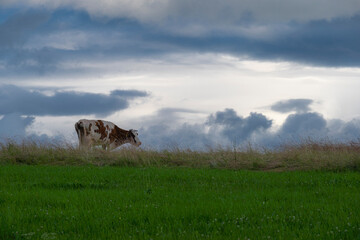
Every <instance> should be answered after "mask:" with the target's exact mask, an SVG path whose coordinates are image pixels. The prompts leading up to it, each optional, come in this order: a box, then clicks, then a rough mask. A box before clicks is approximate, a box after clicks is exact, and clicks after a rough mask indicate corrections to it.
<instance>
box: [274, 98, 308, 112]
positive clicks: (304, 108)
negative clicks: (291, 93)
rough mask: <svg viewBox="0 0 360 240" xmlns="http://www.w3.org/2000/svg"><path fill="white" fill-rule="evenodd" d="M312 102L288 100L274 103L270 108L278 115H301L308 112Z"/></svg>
mask: <svg viewBox="0 0 360 240" xmlns="http://www.w3.org/2000/svg"><path fill="white" fill-rule="evenodd" d="M313 102H314V101H313V100H311V99H288V100H283V101H279V102H276V103H274V104H273V105H271V107H270V108H271V110H273V111H275V112H280V113H288V112H292V111H295V112H298V113H302V112H308V111H310V105H311V104H312V103H313Z"/></svg>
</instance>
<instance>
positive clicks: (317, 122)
mask: <svg viewBox="0 0 360 240" xmlns="http://www.w3.org/2000/svg"><path fill="white" fill-rule="evenodd" d="M325 130H326V120H325V119H324V117H323V116H322V115H320V114H319V113H315V112H310V113H301V114H290V115H289V116H288V117H287V118H286V120H285V122H284V124H283V125H282V127H281V129H280V133H281V134H283V135H293V136H309V135H312V134H316V133H317V132H323V131H325Z"/></svg>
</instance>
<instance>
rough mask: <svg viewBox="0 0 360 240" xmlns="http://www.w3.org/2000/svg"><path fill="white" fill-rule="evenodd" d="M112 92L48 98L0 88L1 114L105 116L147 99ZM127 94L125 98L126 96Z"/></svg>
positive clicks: (136, 94) (65, 93) (64, 93)
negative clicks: (130, 100) (134, 102)
mask: <svg viewBox="0 0 360 240" xmlns="http://www.w3.org/2000/svg"><path fill="white" fill-rule="evenodd" d="M121 91H123V93H124V95H121ZM121 91H120V92H116V91H113V92H111V93H110V94H109V95H106V94H96V93H84V92H74V91H56V92H55V93H54V94H53V95H51V96H47V95H45V94H43V93H41V92H39V91H30V90H28V89H25V88H21V87H17V86H14V85H3V86H0V114H10V113H20V114H22V115H37V116H44V115H52V116H69V115H88V114H96V115H102V116H106V115H109V114H111V113H114V112H116V111H119V110H122V109H125V108H127V107H128V106H129V99H132V98H135V97H144V96H148V94H147V93H145V92H141V91H134V90H130V91H129V92H126V91H125V90H121ZM125 92H126V94H125Z"/></svg>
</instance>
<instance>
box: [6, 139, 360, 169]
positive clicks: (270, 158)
mask: <svg viewBox="0 0 360 240" xmlns="http://www.w3.org/2000/svg"><path fill="white" fill-rule="evenodd" d="M1 163H3V164H13V163H16V164H19V163H20V164H30V165H39V164H45V165H95V166H138V167H145V166H148V167H149V166H150V167H154V166H156V167H164V166H167V167H169V166H184V167H195V168H204V167H205V168H226V169H247V170H335V171H336V170H355V171H359V170H360V143H349V144H332V143H314V142H310V141H307V142H304V143H303V144H298V145H291V146H284V147H282V148H280V149H279V150H276V151H275V150H274V151H269V150H261V151H255V150H254V149H252V148H251V147H249V148H247V149H242V151H239V150H238V149H221V148H219V149H215V150H214V149H209V151H206V152H196V151H188V150H178V149H175V150H172V151H152V150H142V149H134V148H123V149H121V150H120V151H115V152H105V151H102V150H100V149H94V150H92V151H79V150H78V149H77V148H74V147H73V146H71V145H64V144H63V145H61V146H59V145H50V144H46V145H41V144H38V143H35V142H24V143H22V144H16V143H13V142H11V141H10V142H7V143H3V144H0V164H1Z"/></svg>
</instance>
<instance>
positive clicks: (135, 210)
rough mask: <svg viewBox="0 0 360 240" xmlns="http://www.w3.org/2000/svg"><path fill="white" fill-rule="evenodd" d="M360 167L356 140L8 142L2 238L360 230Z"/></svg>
mask: <svg viewBox="0 0 360 240" xmlns="http://www.w3.org/2000/svg"><path fill="white" fill-rule="evenodd" d="M359 169H360V145H359V144H355V143H352V144H348V145H339V144H337V145H335V144H328V143H324V144H319V143H307V144H301V145H296V146H287V147H284V148H282V149H280V150H278V151H266V150H263V151H255V150H253V149H251V148H248V149H245V150H243V151H238V150H237V149H227V150H224V149H217V150H211V149H210V150H209V151H207V152H194V151H180V150H176V149H175V150H173V151H161V152H159V151H150V150H141V149H133V148H125V149H122V150H120V151H117V152H104V151H102V150H98V149H95V150H92V151H87V152H85V151H79V150H77V149H76V148H74V147H71V146H66V145H62V146H56V145H39V144H36V143H32V142H30V143H29V142H27V143H23V144H15V143H12V142H8V143H6V144H1V145H0V239H360V214H359V213H360V173H359ZM250 170H251V171H250ZM253 170H256V171H253Z"/></svg>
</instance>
